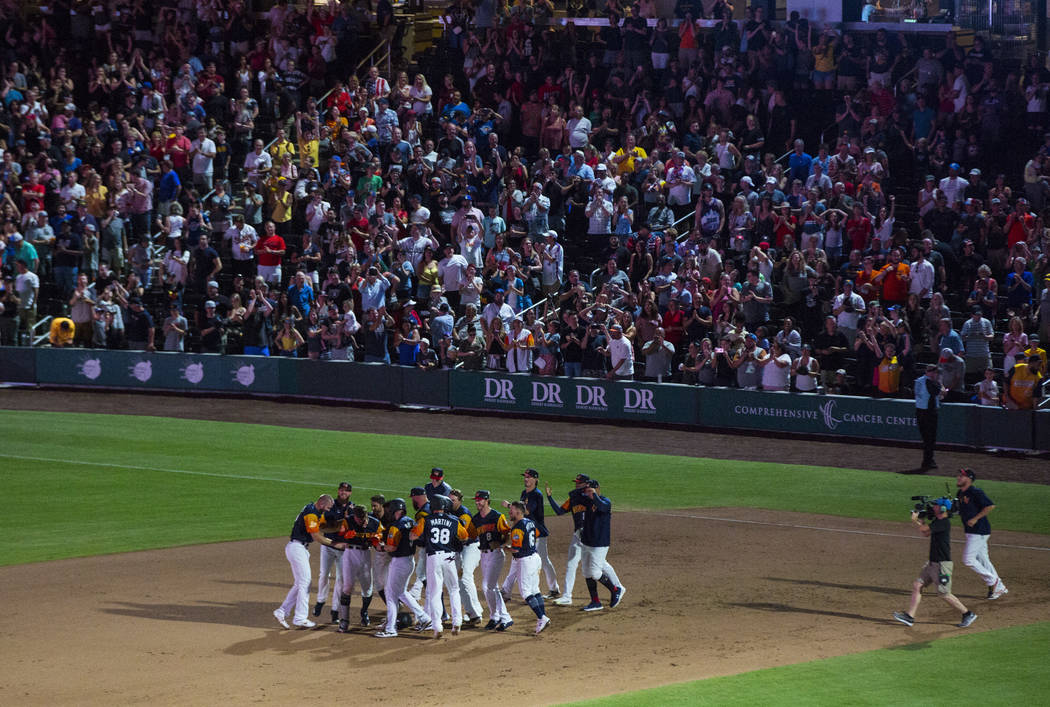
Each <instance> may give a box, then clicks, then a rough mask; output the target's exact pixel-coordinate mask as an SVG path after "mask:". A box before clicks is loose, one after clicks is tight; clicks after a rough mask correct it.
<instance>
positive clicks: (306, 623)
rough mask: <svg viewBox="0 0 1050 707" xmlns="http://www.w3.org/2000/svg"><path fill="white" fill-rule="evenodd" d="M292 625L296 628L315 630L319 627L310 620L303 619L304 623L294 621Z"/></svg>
mask: <svg viewBox="0 0 1050 707" xmlns="http://www.w3.org/2000/svg"><path fill="white" fill-rule="evenodd" d="M292 624H293V625H294V626H295V627H296V628H314V627H315V626H317V624H315V623H314V622H313V621H311V620H310V619H303V620H302V621H293V622H292Z"/></svg>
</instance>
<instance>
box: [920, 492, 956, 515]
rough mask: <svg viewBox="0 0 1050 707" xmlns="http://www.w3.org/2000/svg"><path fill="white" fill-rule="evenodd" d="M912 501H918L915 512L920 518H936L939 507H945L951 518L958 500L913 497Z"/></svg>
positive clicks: (944, 497) (941, 497) (945, 497)
mask: <svg viewBox="0 0 1050 707" xmlns="http://www.w3.org/2000/svg"><path fill="white" fill-rule="evenodd" d="M911 500H913V501H917V503H916V504H915V508H914V510H915V512H916V513H917V514H918V515H919V518H936V517H937V509H936V507H937V506H945V507H946V508H947V509H948V517H949V518H951V517H952V514H953V513H954V512H955V509H956V507H957V506H956V504H957V502H956V500H955V499H954V498H950V497H948V496H940V497H937V498H934V497H933V496H912V497H911Z"/></svg>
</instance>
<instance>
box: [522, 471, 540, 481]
mask: <svg viewBox="0 0 1050 707" xmlns="http://www.w3.org/2000/svg"><path fill="white" fill-rule="evenodd" d="M522 476H528V477H530V478H533V479H538V478H540V472H538V471H536V470H535V469H526V470H525V473H524V474H522Z"/></svg>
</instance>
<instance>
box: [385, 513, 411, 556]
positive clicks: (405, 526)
mask: <svg viewBox="0 0 1050 707" xmlns="http://www.w3.org/2000/svg"><path fill="white" fill-rule="evenodd" d="M414 525H415V523H413V522H412V519H411V518H409V517H408V516H402V517H401V519H400V520H398V521H395V522H394V524H393V525H388V526H386V527H385V528H384V529H383V531H384V532H383V536H384V537H383V542H384V544H386V545H391V546H393V548H394V549H393V550H392V551H391V552H390V556H391V557H411V556H412V553H413V549H412V540H411V539H410V538H409V534H410V533H411V532H412V527H413V526H414Z"/></svg>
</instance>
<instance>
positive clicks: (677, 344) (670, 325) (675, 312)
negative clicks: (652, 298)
mask: <svg viewBox="0 0 1050 707" xmlns="http://www.w3.org/2000/svg"><path fill="white" fill-rule="evenodd" d="M683 321H684V315H683V313H682V308H681V307H680V306H679V302H678V299H677V298H676V297H672V298H671V299H670V300H668V302H667V311H666V312H664V314H663V317H661V322H660V323H661V324H662V325H663V329H664V340H666V341H668V342H669V343H670V344H671V345H672V346H674V349H675V351H678V350H679V349H680V348H681V343H682V333H683V332H684V331H685V327H684V325H683Z"/></svg>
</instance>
